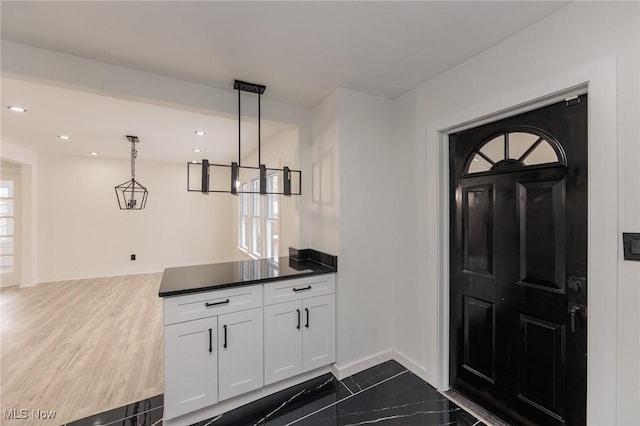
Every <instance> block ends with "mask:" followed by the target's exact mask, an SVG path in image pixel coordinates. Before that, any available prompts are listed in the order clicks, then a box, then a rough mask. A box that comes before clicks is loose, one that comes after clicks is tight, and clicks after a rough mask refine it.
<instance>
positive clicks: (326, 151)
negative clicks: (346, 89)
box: [308, 91, 340, 255]
mask: <svg viewBox="0 0 640 426" xmlns="http://www.w3.org/2000/svg"><path fill="white" fill-rule="evenodd" d="M339 102H340V94H339V91H334V92H333V93H331V94H330V95H329V96H327V97H326V98H325V99H324V100H323V101H322V102H321V103H320V104H318V105H317V106H316V107H315V108H314V109H313V119H312V122H311V169H310V173H308V175H310V179H309V180H310V181H311V197H310V198H311V209H310V213H311V246H312V247H313V248H314V249H316V250H320V251H323V252H325V253H331V254H334V255H338V254H340V222H339V219H340V127H339V126H340V109H339V108H340V104H339Z"/></svg>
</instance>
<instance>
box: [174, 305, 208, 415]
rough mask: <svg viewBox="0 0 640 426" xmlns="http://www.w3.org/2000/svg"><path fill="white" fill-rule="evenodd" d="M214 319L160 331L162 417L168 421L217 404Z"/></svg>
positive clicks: (188, 322)
mask: <svg viewBox="0 0 640 426" xmlns="http://www.w3.org/2000/svg"><path fill="white" fill-rule="evenodd" d="M217 324H218V323H217V318H216V317H211V318H204V319H200V320H195V321H187V322H182V323H179V324H173V325H168V326H166V327H165V328H164V354H165V355H164V364H165V366H164V401H165V402H164V404H165V405H164V416H165V418H166V419H171V418H174V417H177V416H180V415H182V414H185V413H189V412H191V411H195V410H198V409H200V408H203V407H207V406H209V405H212V404H215V403H217V402H218V377H217V376H218V362H217V361H218V360H217V358H218V348H217V337H216V335H217V333H218V326H217Z"/></svg>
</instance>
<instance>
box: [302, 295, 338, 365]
mask: <svg viewBox="0 0 640 426" xmlns="http://www.w3.org/2000/svg"><path fill="white" fill-rule="evenodd" d="M302 307H303V309H304V319H305V323H304V329H303V330H304V333H303V336H302V371H310V370H313V369H316V368H318V367H322V366H325V365H329V364H331V363H333V362H334V361H335V360H336V337H335V317H336V315H335V301H334V295H333V294H331V295H327V296H318V297H311V298H309V299H304V300H303V301H302Z"/></svg>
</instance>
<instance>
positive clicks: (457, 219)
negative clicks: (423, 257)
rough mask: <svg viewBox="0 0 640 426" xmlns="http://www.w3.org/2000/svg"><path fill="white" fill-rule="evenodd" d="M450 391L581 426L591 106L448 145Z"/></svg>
mask: <svg viewBox="0 0 640 426" xmlns="http://www.w3.org/2000/svg"><path fill="white" fill-rule="evenodd" d="M450 171H451V175H450V177H451V179H450V181H451V195H450V197H451V230H450V236H451V245H450V246H451V265H450V268H451V270H450V272H451V273H450V276H451V283H450V285H451V291H450V295H451V299H450V300H451V318H450V324H451V329H450V335H451V340H450V355H451V358H450V381H451V384H452V386H453V387H454V388H455V389H457V390H459V391H460V392H462V393H464V394H466V395H467V396H469V397H470V398H471V399H473V400H476V401H477V402H479V403H480V404H481V405H483V406H486V407H487V408H488V409H490V410H492V411H495V412H497V413H498V414H499V415H502V416H504V417H506V419H507V420H509V421H510V422H512V423H514V424H537V425H583V424H586V392H587V388H586V384H587V380H586V377H587V360H586V352H587V298H586V297H587V296H586V295H587V288H586V286H587V280H586V277H587V96H586V95H583V96H580V97H579V98H574V99H571V100H567V101H563V102H560V103H557V104H553V105H550V106H547V107H544V108H541V109H538V110H535V111H531V112H527V113H524V114H520V115H517V116H514V117H510V118H507V119H504V120H500V121H498V122H495V123H491V124H486V125H483V126H480V127H477V128H474V129H470V130H465V131H462V132H459V133H456V134H453V135H451V136H450Z"/></svg>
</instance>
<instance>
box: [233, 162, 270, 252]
mask: <svg viewBox="0 0 640 426" xmlns="http://www.w3.org/2000/svg"><path fill="white" fill-rule="evenodd" d="M274 176H275V177H276V179H277V174H276V173H271V174H269V175H267V185H270V184H271V185H275V187H276V188H277V181H276V182H275V184H274V183H272V179H273V178H274ZM240 188H241V190H240V196H239V197H238V249H239V250H240V251H242V252H244V253H246V254H247V255H249V256H251V257H252V258H254V259H259V258H261V257H269V258H271V259H273V260H274V261H275V262H276V263H277V259H278V257H279V256H280V253H279V248H280V245H279V240H280V199H279V198H278V197H279V196H278V195H263V196H261V195H259V194H246V193H242V191H247V190H251V191H256V192H257V191H259V189H260V182H259V180H258V179H251V180H249V181H246V182H242V183H241V185H240ZM276 188H270V189H269V190H274V189H276ZM274 200H275V207H274V208H273V209H272V210H273V211H272V212H271V213H272V214H271V217H267V213H268V208H267V207H268V203H271V202H274ZM256 203H257V204H256ZM269 224H271V225H270V226H271V227H269ZM274 225H275V227H276V229H277V230H278V233H277V234H276V235H277V240H276V239H274V238H273V236H271V237H269V238H267V229H273V227H274ZM243 226H244V235H243ZM256 233H257V234H258V235H256Z"/></svg>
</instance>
